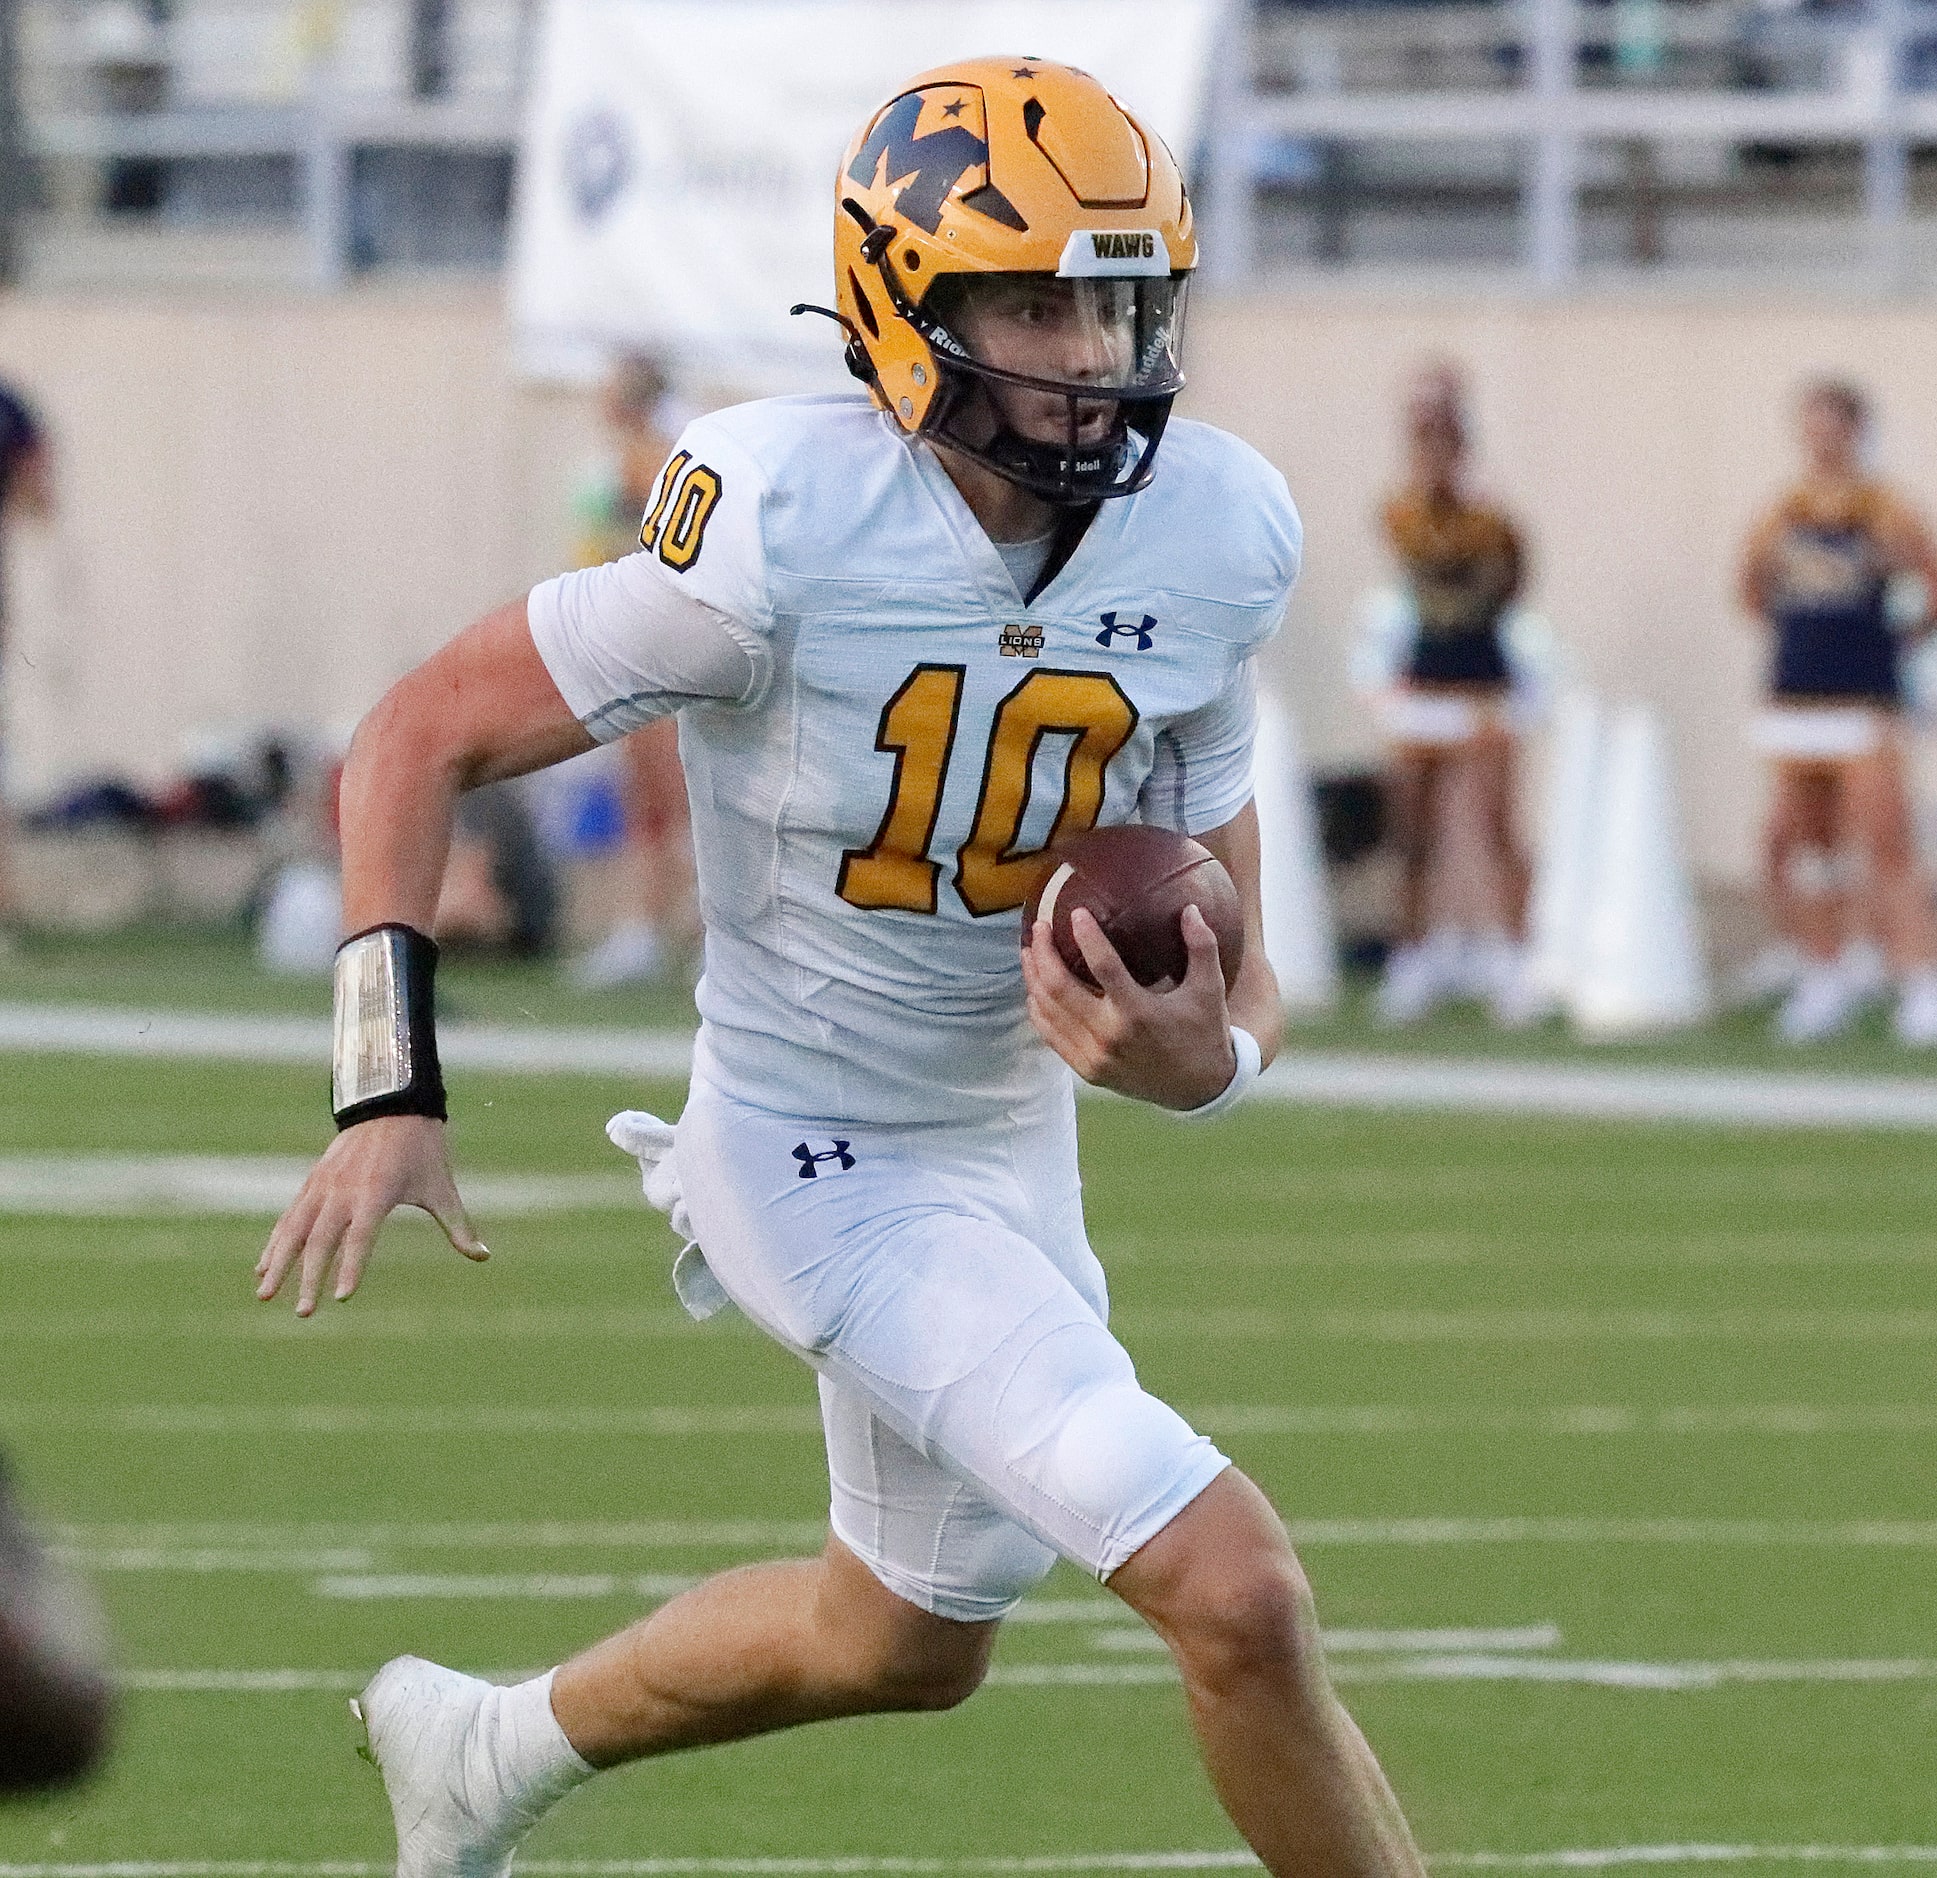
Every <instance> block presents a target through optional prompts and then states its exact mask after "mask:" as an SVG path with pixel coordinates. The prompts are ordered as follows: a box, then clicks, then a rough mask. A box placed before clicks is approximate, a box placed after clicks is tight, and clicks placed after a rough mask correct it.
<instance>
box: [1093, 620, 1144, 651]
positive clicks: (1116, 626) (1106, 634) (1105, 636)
mask: <svg viewBox="0 0 1937 1878" xmlns="http://www.w3.org/2000/svg"><path fill="white" fill-rule="evenodd" d="M1098 623H1099V624H1100V625H1101V626H1102V628H1103V630H1102V631H1101V632H1100V633H1098V634H1097V635H1096V643H1097V644H1098V645H1100V646H1101V647H1102V648H1103V649H1104V651H1106V652H1107V651H1109V649H1110V648H1111V647H1112V646H1114V645H1115V644H1116V642H1117V641H1118V640H1119V639H1128V640H1130V641H1132V649H1133V650H1134V651H1137V652H1148V651H1149V650H1150V646H1151V635H1152V634H1153V633H1154V632H1155V631H1156V630H1157V622H1156V621H1155V620H1154V619H1152V618H1151V617H1150V615H1149V614H1148V613H1146V614H1144V615H1143V617H1142V618H1141V619H1139V620H1136V621H1134V622H1133V621H1130V620H1127V619H1126V620H1120V619H1118V618H1117V616H1116V614H1115V613H1113V612H1111V613H1105V614H1104V615H1103V616H1102V618H1101V620H1100V621H1099V622H1098Z"/></svg>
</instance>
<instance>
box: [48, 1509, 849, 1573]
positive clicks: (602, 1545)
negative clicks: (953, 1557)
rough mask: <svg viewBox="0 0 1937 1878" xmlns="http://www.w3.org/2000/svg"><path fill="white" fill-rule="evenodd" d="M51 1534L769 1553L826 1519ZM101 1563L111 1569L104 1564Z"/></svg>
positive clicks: (168, 1545) (175, 1540) (176, 1528)
mask: <svg viewBox="0 0 1937 1878" xmlns="http://www.w3.org/2000/svg"><path fill="white" fill-rule="evenodd" d="M52 1536H53V1537H54V1538H55V1539H56V1540H57V1541H59V1543H60V1544H62V1545H64V1546H68V1547H71V1548H74V1549H76V1550H77V1551H78V1552H79V1553H81V1554H83V1555H85V1556H86V1557H87V1558H88V1559H90V1560H92V1559H94V1558H97V1557H111V1556H113V1555H115V1554H116V1553H120V1552H123V1551H125V1552H129V1553H140V1552H144V1551H150V1550H154V1551H161V1552H171V1553H172V1552H180V1551H188V1552H198V1551H202V1550H204V1549H215V1550H226V1551H232V1552H237V1553H243V1552H251V1553H253V1552H276V1551H297V1550H301V1549H303V1548H305V1547H311V1546H320V1547H349V1548H352V1549H355V1550H357V1551H359V1552H390V1551H397V1550H404V1551H427V1552H501V1551H512V1552H542V1551H584V1550H588V1549H590V1550H605V1549H611V1550H615V1551H627V1552H680V1551H689V1550H704V1551H711V1550H723V1551H732V1552H771V1551H775V1550H791V1549H793V1548H795V1547H799V1546H807V1547H810V1548H812V1547H818V1546H819V1545H821V1544H822V1543H823V1542H824V1541H825V1539H826V1538H827V1521H826V1520H825V1519H824V1518H821V1517H816V1518H812V1519H785V1520H775V1519H631V1520H596V1519H576V1520H574V1519H560V1520H382V1521H377V1522H375V1523H363V1522H349V1521H340V1520H315V1521H302V1522H295V1523H287V1524H285V1523H279V1522H275V1521H264V1520H135V1521H115V1522H113V1523H111V1524H104V1525H87V1526H77V1525H64V1526H55V1527H54V1528H53V1529H52ZM110 1569H111V1568H110Z"/></svg>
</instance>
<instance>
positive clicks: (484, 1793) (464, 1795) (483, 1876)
mask: <svg viewBox="0 0 1937 1878" xmlns="http://www.w3.org/2000/svg"><path fill="white" fill-rule="evenodd" d="M492 1693H493V1688H492V1685H491V1684H490V1683H488V1682H484V1681H482V1680H480V1679H479V1678H478V1677H476V1676H465V1675H461V1674H459V1672H458V1671H456V1670H454V1669H445V1668H443V1667H441V1666H440V1665H438V1664H436V1663H427V1662H426V1661H425V1660H424V1659H423V1658H422V1657H421V1656H399V1657H397V1658H395V1659H394V1660H392V1661H391V1662H388V1663H386V1664H384V1666H383V1667H382V1668H381V1669H380V1670H378V1671H377V1673H376V1675H375V1676H373V1677H372V1678H371V1680H370V1684H369V1687H368V1688H366V1689H365V1690H364V1691H363V1694H362V1695H361V1697H359V1698H357V1699H356V1700H354V1701H352V1702H351V1704H350V1713H351V1714H352V1715H354V1716H355V1717H356V1718H357V1720H358V1721H360V1722H362V1723H363V1725H364V1728H365V1730H366V1731H367V1732H368V1735H369V1741H370V1749H369V1758H370V1760H371V1761H373V1762H374V1763H375V1765H376V1769H377V1772H378V1773H380V1774H381V1775H382V1776H383V1784H384V1788H385V1790H386V1791H387V1792H388V1793H389V1795H390V1815H391V1818H392V1819H393V1820H395V1822H396V1826H397V1878H505V1874H506V1873H508V1872H509V1871H510V1870H511V1854H512V1852H513V1851H514V1850H515V1849H516V1847H517V1844H518V1841H519V1840H520V1839H521V1838H522V1837H523V1836H524V1834H525V1832H526V1830H527V1829H528V1828H529V1827H530V1826H531V1824H532V1823H533V1818H534V1817H535V1816H534V1815H531V1814H529V1813H528V1812H527V1810H526V1809H525V1808H523V1807H521V1806H519V1805H518V1804H517V1803H516V1802H515V1801H514V1800H512V1799H510V1798H509V1797H508V1796H506V1795H504V1794H503V1793H501V1792H500V1791H498V1790H497V1785H496V1782H495V1781H493V1780H491V1778H490V1775H489V1767H488V1757H485V1756H483V1755H481V1754H479V1753H477V1752H476V1751H475V1749H474V1744H473V1742H472V1740H471V1736H472V1732H473V1729H474V1726H475V1724H476V1722H477V1718H478V1712H479V1710H480V1709H481V1708H482V1707H483V1706H484V1702H485V1698H486V1697H487V1696H489V1695H491V1694H492ZM480 1776H483V1777H482V1778H480Z"/></svg>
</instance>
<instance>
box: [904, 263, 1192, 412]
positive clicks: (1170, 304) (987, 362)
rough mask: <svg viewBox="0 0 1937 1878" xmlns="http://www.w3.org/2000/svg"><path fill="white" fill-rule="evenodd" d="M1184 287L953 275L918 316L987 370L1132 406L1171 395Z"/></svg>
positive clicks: (1161, 281) (1173, 282)
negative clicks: (1107, 394)
mask: <svg viewBox="0 0 1937 1878" xmlns="http://www.w3.org/2000/svg"><path fill="white" fill-rule="evenodd" d="M1184 287H1185V283H1184V282H1183V281H1182V280H1181V279H1171V278H1169V277H1158V278H1154V279H1152V278H1144V279H1138V280H1062V279H1059V278H1058V277H1057V276H1055V275H1053V274H956V275H950V276H949V277H947V278H946V279H944V280H941V281H938V282H937V283H936V284H935V287H934V289H933V291H932V292H931V293H930V294H929V296H928V300H927V303H926V304H925V305H924V307H923V309H922V310H923V311H924V312H925V313H927V314H928V315H929V316H930V317H931V318H932V319H933V320H934V321H935V322H936V323H937V324H939V325H940V326H941V327H942V328H943V330H944V332H945V333H946V335H947V338H948V339H950V340H952V341H953V342H954V348H955V349H956V350H959V351H960V352H961V353H963V354H965V355H966V356H967V357H968V358H970V359H972V360H974V361H975V363H976V364H978V365H981V366H986V367H988V368H989V369H990V370H992V371H996V372H1001V373H1005V374H1008V375H1011V376H1013V377H1016V378H1021V379H1029V380H1034V381H1035V382H1037V383H1039V384H1046V385H1065V386H1069V387H1071V388H1072V389H1074V388H1076V387H1083V388H1086V389H1087V388H1094V389H1096V390H1100V391H1114V392H1118V393H1121V394H1123V395H1125V396H1128V397H1132V398H1134V397H1138V396H1140V395H1161V394H1163V393H1166V392H1170V391H1174V390H1175V389H1176V385H1175V382H1174V381H1175V380H1176V378H1177V376H1178V360H1179V358H1180V356H1181V352H1182V340H1183V330H1182V329H1183V319H1184Z"/></svg>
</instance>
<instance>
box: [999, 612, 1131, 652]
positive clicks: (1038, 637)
mask: <svg viewBox="0 0 1937 1878" xmlns="http://www.w3.org/2000/svg"><path fill="white" fill-rule="evenodd" d="M1151 623H1152V624H1153V625H1154V624H1155V623H1156V622H1155V621H1152V622H1151ZM996 644H997V645H999V646H1000V647H1001V648H1002V656H1003V657H1004V658H1005V659H1035V658H1040V657H1041V656H1042V648H1043V630H1042V628H1041V627H1040V626H1005V627H1003V629H1002V636H1001V637H1000V638H999V639H998V640H997V641H996Z"/></svg>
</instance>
